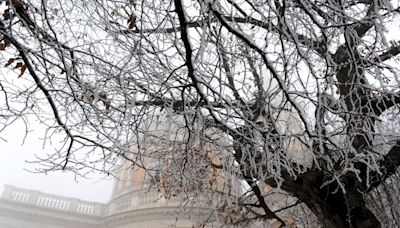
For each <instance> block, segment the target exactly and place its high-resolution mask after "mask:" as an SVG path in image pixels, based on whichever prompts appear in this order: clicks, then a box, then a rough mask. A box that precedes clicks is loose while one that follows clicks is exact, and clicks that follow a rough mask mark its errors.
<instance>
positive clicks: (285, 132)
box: [0, 0, 400, 228]
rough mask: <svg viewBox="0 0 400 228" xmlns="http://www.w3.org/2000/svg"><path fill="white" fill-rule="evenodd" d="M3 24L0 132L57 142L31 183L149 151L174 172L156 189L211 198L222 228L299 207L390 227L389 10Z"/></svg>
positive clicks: (379, 0) (395, 94) (51, 2)
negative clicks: (33, 132) (22, 127)
mask: <svg viewBox="0 0 400 228" xmlns="http://www.w3.org/2000/svg"><path fill="white" fill-rule="evenodd" d="M0 12H1V19H0V39H1V43H0V60H1V63H2V64H3V66H4V67H3V68H2V71H1V72H2V73H1V77H0V96H1V100H2V101H1V103H0V124H1V126H0V129H5V128H6V127H8V126H12V123H13V122H15V121H16V120H18V119H20V120H21V119H22V120H24V121H27V122H29V121H30V119H31V118H32V117H35V118H36V119H37V120H39V121H40V123H41V124H43V125H44V126H46V129H47V130H46V132H45V133H44V134H45V138H46V140H48V139H51V137H53V136H54V137H58V136H59V135H60V134H61V135H62V136H63V137H64V140H63V141H64V144H63V145H61V147H60V148H56V150H55V151H54V152H53V153H50V152H49V154H48V157H39V158H38V161H39V162H40V163H41V164H42V167H43V169H42V171H43V172H47V171H53V170H69V171H72V172H75V173H78V174H81V175H84V174H85V173H86V172H89V171H92V170H97V171H102V172H105V173H112V172H114V170H115V168H116V167H117V165H116V164H117V160H118V159H121V158H123V159H127V160H130V161H131V162H133V163H134V164H135V165H141V164H140V162H138V161H139V160H140V157H141V156H142V155H143V156H144V155H146V154H147V152H148V150H147V148H146V146H144V145H147V143H149V142H150V143H153V144H157V145H158V146H159V147H160V148H163V149H160V150H158V152H157V153H156V155H157V156H158V158H159V159H160V160H163V159H167V160H171V161H173V162H172V163H171V161H169V164H175V165H174V166H170V168H169V169H168V170H164V174H163V179H165V180H164V182H163V183H162V184H159V185H157V186H158V188H160V189H164V190H165V191H166V192H169V193H171V192H176V194H178V195H179V194H181V193H182V192H186V190H188V191H189V190H190V191H199V192H205V191H206V192H210V194H211V195H212V194H216V195H218V196H221V197H216V198H213V199H214V200H216V201H217V202H214V204H213V205H214V206H215V209H216V211H217V212H218V213H217V214H218V215H219V216H220V217H221V218H223V219H222V220H221V221H223V223H226V224H236V225H240V224H243V223H246V222H252V221H254V220H269V219H272V220H275V221H277V222H278V223H280V224H281V225H288V224H287V223H288V222H287V221H286V220H285V219H284V218H283V217H284V216H285V211H292V212H293V210H295V211H294V212H293V213H295V214H297V215H299V214H300V212H299V211H298V210H297V209H298V208H302V211H303V212H304V213H306V214H307V213H308V214H313V215H314V216H315V218H316V219H317V220H318V223H319V224H320V225H321V226H323V227H374V228H375V227H381V226H395V225H396V224H397V225H399V224H398V222H399V221H398V219H397V217H398V215H399V210H398V209H397V206H398V204H397V203H398V199H397V197H396V194H397V193H398V177H397V170H398V166H399V165H400V132H399V130H398V129H399V123H400V119H399V117H398V114H399V108H398V104H399V103H400V91H399V86H400V83H399V63H398V56H397V55H398V54H399V53H400V43H399V41H398V40H396V39H395V38H396V35H398V34H399V23H398V19H399V15H398V14H399V12H400V11H399V1H387V0H328V1H320V0H293V1H292V0H273V1H272V0H271V1H261V0H221V1H217V0H197V1H194V0H193V1H182V0H174V1H164V0H154V1H147V0H120V1H116V0H63V1H60V0H58V1H56V0H31V1H27V0H4V1H2V2H1V6H0ZM12 72H15V73H12ZM160 113H161V114H160ZM159 116H162V118H161V119H159V118H158V117H159ZM157 121H161V122H160V123H158V122H157ZM165 122H169V124H165ZM158 124H161V125H163V126H166V127H163V128H160V129H161V130H162V131H163V132H164V133H160V132H159V131H160V129H158V133H157V127H154V126H158ZM144 136H146V137H145V138H146V139H147V140H148V141H146V143H145V142H144V141H143V140H144V139H143V137H144ZM132 148H134V149H132ZM211 154H212V155H211ZM152 156H155V155H154V154H153V155H152ZM142 165H143V166H144V168H146V166H145V165H144V164H142ZM174 167H175V168H174ZM204 170H206V171H207V172H211V171H210V170H214V171H215V172H217V171H216V170H222V171H223V172H219V173H220V174H219V175H222V176H224V177H223V179H224V178H225V179H226V178H227V177H228V176H230V177H232V176H234V177H235V178H237V179H238V181H236V182H235V181H234V182H229V181H225V182H226V183H225V184H224V185H225V187H226V188H228V189H229V188H231V189H237V188H238V187H237V186H232V185H234V184H232V183H235V185H238V186H241V187H240V188H241V189H242V190H243V192H244V193H241V194H239V195H238V191H236V190H235V191H233V192H234V193H232V192H231V191H227V190H226V189H225V190H220V189H218V188H215V186H214V184H213V180H212V176H213V175H204V172H206V171H204ZM201 173H203V174H201ZM228 173H229V175H227V174H228ZM200 174H201V175H200ZM177 177H179V178H178V179H179V180H181V181H176V180H177ZM174 178H175V179H174ZM168 180H169V181H168ZM228 182H229V183H230V184H228ZM166 183H170V184H168V185H167V184H166ZM171 183H175V184H171ZM267 189H269V190H267ZM271 189H272V190H271ZM167 190H168V191H167ZM242 190H241V191H239V192H242ZM274 191H276V192H277V193H279V194H281V195H285V196H286V197H288V200H287V201H285V203H282V202H281V204H280V205H279V206H281V207H280V208H275V209H274V208H273V207H274V206H273V205H272V204H271V202H272V201H270V198H271V197H272V195H271V192H274ZM174 194H175V193H174ZM233 196H235V197H233ZM232 197H233V198H232ZM283 204H284V205H283ZM296 208H297V209H296ZM303 212H302V213H303ZM311 217H312V216H311ZM311 217H310V218H311ZM296 219H297V220H296V222H301V221H300V220H298V218H296Z"/></svg>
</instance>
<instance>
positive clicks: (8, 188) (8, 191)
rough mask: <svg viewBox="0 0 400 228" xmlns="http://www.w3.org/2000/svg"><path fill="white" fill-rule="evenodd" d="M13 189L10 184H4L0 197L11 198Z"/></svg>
mask: <svg viewBox="0 0 400 228" xmlns="http://www.w3.org/2000/svg"><path fill="white" fill-rule="evenodd" d="M14 190H15V187H14V186H11V185H4V190H3V194H2V195H1V198H3V199H9V200H11V199H12V193H13V191H14Z"/></svg>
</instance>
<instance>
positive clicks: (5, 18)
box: [3, 9, 11, 20]
mask: <svg viewBox="0 0 400 228" xmlns="http://www.w3.org/2000/svg"><path fill="white" fill-rule="evenodd" d="M3 18H4V20H10V19H11V13H10V10H9V9H6V10H4V13H3Z"/></svg>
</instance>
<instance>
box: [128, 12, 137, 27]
mask: <svg viewBox="0 0 400 228" xmlns="http://www.w3.org/2000/svg"><path fill="white" fill-rule="evenodd" d="M135 26H136V16H135V15H133V14H131V15H130V16H129V18H128V27H129V29H133V28H135Z"/></svg>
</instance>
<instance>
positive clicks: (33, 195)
mask: <svg viewBox="0 0 400 228" xmlns="http://www.w3.org/2000/svg"><path fill="white" fill-rule="evenodd" d="M39 196H40V193H39V192H38V191H29V198H28V202H27V203H29V204H34V205H37V203H38V199H39Z"/></svg>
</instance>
